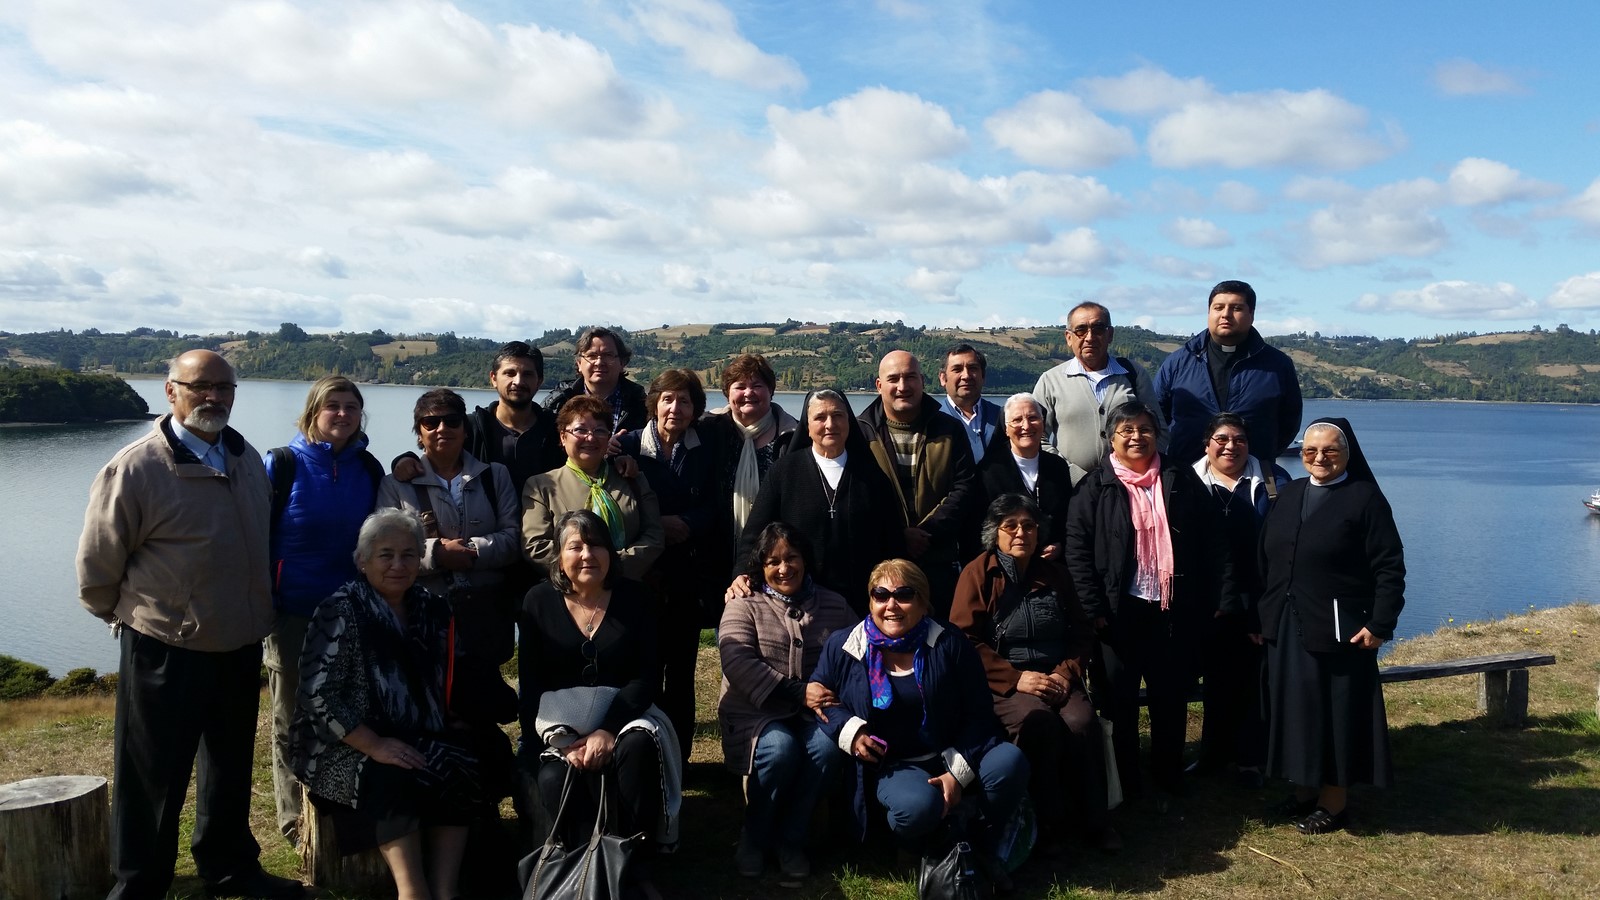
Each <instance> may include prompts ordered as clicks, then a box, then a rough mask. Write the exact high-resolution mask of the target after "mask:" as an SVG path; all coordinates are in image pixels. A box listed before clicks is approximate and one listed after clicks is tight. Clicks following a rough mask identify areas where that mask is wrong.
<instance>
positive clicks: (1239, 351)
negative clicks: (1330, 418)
mask: <svg viewBox="0 0 1600 900" xmlns="http://www.w3.org/2000/svg"><path fill="white" fill-rule="evenodd" d="M1206 309H1207V311H1206V330H1204V331H1202V332H1200V333H1199V334H1197V335H1195V336H1194V337H1192V338H1190V339H1189V340H1188V341H1186V342H1184V345H1183V346H1182V347H1179V348H1178V349H1176V350H1174V351H1172V354H1171V355H1170V356H1168V357H1167V359H1166V361H1165V362H1163V363H1162V364H1161V370H1160V371H1159V372H1157V373H1156V399H1157V403H1158V405H1159V408H1160V410H1161V415H1162V418H1164V419H1165V420H1166V422H1167V425H1168V427H1169V428H1170V429H1171V431H1172V440H1171V442H1170V444H1169V447H1170V452H1171V453H1173V454H1174V455H1176V456H1177V458H1179V459H1181V460H1183V461H1184V462H1187V463H1193V462H1194V461H1195V460H1197V459H1199V458H1200V457H1202V456H1204V455H1205V440H1206V437H1207V436H1206V434H1205V426H1206V422H1208V421H1210V419H1211V417H1212V416H1214V415H1216V414H1217V413H1219V412H1232V413H1237V414H1239V415H1240V416H1242V417H1243V418H1244V421H1245V427H1246V431H1247V433H1248V435H1249V439H1250V455H1252V456H1255V457H1257V458H1258V459H1261V460H1263V461H1265V462H1266V463H1267V464H1268V465H1270V464H1271V462H1272V460H1274V459H1276V458H1277V456H1278V454H1279V453H1281V452H1283V448H1285V447H1287V446H1289V442H1290V441H1292V440H1294V438H1295V435H1296V434H1297V433H1299V431H1300V416H1301V412H1302V410H1303V407H1304V402H1303V401H1302V399H1301V396H1300V379H1299V376H1298V375H1297V374H1296V373H1295V368H1294V361H1293V360H1291V359H1290V358H1289V356H1288V354H1286V353H1284V352H1283V351H1282V350H1279V349H1278V348H1276V347H1273V346H1271V345H1270V344H1268V343H1267V342H1266V340H1265V339H1263V338H1262V337H1261V333H1260V332H1258V331H1256V329H1255V318H1256V292H1255V289H1254V288H1252V287H1251V286H1250V285H1249V284H1246V283H1245V282H1243V281H1223V282H1219V283H1218V284H1217V286H1216V287H1213V288H1212V289H1211V294H1210V297H1209V298H1208V299H1207V301H1206Z"/></svg>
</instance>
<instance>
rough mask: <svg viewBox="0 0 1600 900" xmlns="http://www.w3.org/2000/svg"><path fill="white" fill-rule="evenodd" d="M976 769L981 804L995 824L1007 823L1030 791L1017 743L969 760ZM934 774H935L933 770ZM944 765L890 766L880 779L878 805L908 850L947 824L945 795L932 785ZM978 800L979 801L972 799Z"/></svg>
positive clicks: (969, 793) (969, 794)
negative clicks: (945, 822) (935, 775)
mask: <svg viewBox="0 0 1600 900" xmlns="http://www.w3.org/2000/svg"><path fill="white" fill-rule="evenodd" d="M967 762H968V763H969V764H971V763H975V764H976V768H977V769H978V783H977V784H976V785H974V786H973V787H975V788H979V789H981V792H982V797H981V805H982V807H983V811H984V814H985V816H986V817H987V818H988V820H989V822H991V823H999V822H1005V821H1007V820H1008V819H1010V818H1011V815H1012V813H1014V812H1016V810H1017V804H1019V803H1021V802H1022V795H1023V794H1024V793H1025V792H1026V791H1027V789H1028V761H1027V759H1026V758H1025V757H1023V755H1022V751H1021V750H1018V749H1017V748H1016V745H1014V744H996V745H995V746H994V748H993V749H991V750H990V751H989V752H988V753H985V754H984V755H983V759H981V760H970V759H969V760H967ZM930 770H931V771H930ZM943 771H944V763H943V762H942V761H941V760H938V759H934V760H930V761H928V762H927V763H915V762H905V761H900V762H892V763H888V764H887V765H885V766H884V768H883V770H882V772H880V774H879V775H878V791H877V794H878V802H879V803H882V804H883V808H884V809H885V810H886V811H888V813H889V828H890V830H891V831H893V832H894V836H895V838H896V839H897V840H898V841H899V842H900V843H901V844H902V845H904V846H907V847H913V848H914V847H917V846H918V845H919V843H920V842H921V841H922V840H923V839H924V838H926V837H928V836H929V835H931V834H933V832H934V830H935V829H937V828H938V827H939V823H940V822H942V821H944V794H943V792H942V791H940V790H939V786H938V785H935V784H929V783H928V779H929V778H932V777H933V773H937V772H943ZM973 793H974V791H973V788H963V789H962V794H963V796H962V799H963V800H966V799H967V798H969V797H972V795H973ZM974 799H976V798H974Z"/></svg>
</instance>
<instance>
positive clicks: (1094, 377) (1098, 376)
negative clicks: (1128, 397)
mask: <svg viewBox="0 0 1600 900" xmlns="http://www.w3.org/2000/svg"><path fill="white" fill-rule="evenodd" d="M1062 365H1064V366H1066V370H1067V374H1068V375H1082V376H1084V377H1085V378H1088V379H1089V384H1090V385H1091V386H1092V387H1093V388H1094V399H1096V400H1100V401H1104V400H1105V399H1106V387H1107V385H1106V379H1107V378H1110V377H1111V376H1113V375H1128V374H1130V373H1129V372H1128V370H1127V369H1124V368H1123V367H1122V363H1119V362H1117V358H1116V357H1115V356H1108V357H1106V367H1105V368H1104V369H1085V368H1084V367H1083V363H1082V362H1079V360H1078V358H1077V357H1076V356H1074V357H1073V358H1071V359H1069V360H1067V361H1066V362H1065V363H1062ZM1129 380H1130V381H1131V380H1132V379H1131V378H1130V379H1129Z"/></svg>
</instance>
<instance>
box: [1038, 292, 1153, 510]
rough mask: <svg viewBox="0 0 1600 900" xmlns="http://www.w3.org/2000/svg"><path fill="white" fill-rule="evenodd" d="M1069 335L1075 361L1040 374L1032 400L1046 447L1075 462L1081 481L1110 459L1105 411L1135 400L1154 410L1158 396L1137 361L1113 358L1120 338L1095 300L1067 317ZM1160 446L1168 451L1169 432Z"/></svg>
mask: <svg viewBox="0 0 1600 900" xmlns="http://www.w3.org/2000/svg"><path fill="white" fill-rule="evenodd" d="M1066 335H1067V348H1068V349H1069V350H1071V351H1072V358H1071V359H1069V360H1067V361H1066V362H1064V363H1062V364H1060V365H1058V366H1056V367H1054V368H1052V369H1050V370H1049V371H1047V372H1045V373H1044V374H1043V375H1040V376H1039V382H1038V384H1035V385H1034V386H1033V396H1034V397H1035V398H1036V399H1037V400H1038V401H1039V405H1040V406H1043V407H1044V416H1045V421H1044V434H1045V443H1046V445H1047V446H1048V447H1049V448H1050V449H1053V450H1054V451H1055V453H1056V454H1057V455H1059V456H1061V457H1063V458H1064V459H1066V461H1067V462H1070V463H1073V464H1075V465H1076V466H1077V469H1076V470H1075V474H1076V475H1077V477H1078V478H1082V477H1083V476H1082V473H1083V472H1087V471H1088V470H1090V469H1092V468H1094V467H1095V466H1096V465H1099V463H1100V460H1101V459H1103V458H1104V457H1105V455H1106V438H1105V435H1104V431H1105V417H1106V413H1107V412H1109V411H1111V410H1113V409H1116V408H1117V407H1119V406H1121V405H1122V404H1124V403H1127V402H1128V401H1130V400H1138V401H1139V402H1141V403H1143V404H1145V405H1146V406H1148V407H1150V408H1151V409H1154V408H1155V406H1156V395H1155V389H1154V387H1153V386H1152V385H1151V383H1150V377H1149V376H1148V375H1146V374H1145V372H1144V369H1141V368H1140V367H1139V364H1138V363H1136V362H1134V361H1133V360H1131V359H1128V358H1127V357H1125V356H1112V355H1111V341H1112V339H1113V338H1114V337H1115V336H1116V329H1114V328H1112V327H1111V310H1109V309H1106V308H1105V307H1104V306H1101V305H1100V304H1098V303H1095V302H1093V301H1084V302H1083V303H1079V304H1078V305H1077V306H1074V307H1073V308H1072V311H1071V312H1069V313H1068V314H1067V330H1066ZM1156 445H1157V446H1158V447H1159V448H1160V449H1162V450H1165V449H1166V433H1165V432H1164V431H1163V432H1162V433H1161V434H1159V435H1157V437H1156ZM1074 484H1076V481H1074Z"/></svg>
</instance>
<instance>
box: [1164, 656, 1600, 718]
mask: <svg viewBox="0 0 1600 900" xmlns="http://www.w3.org/2000/svg"><path fill="white" fill-rule="evenodd" d="M1555 664H1556V658H1555V657H1554V656H1552V655H1551V654H1549V653H1534V652H1531V651H1527V650H1521V651H1517V652H1514V653H1493V654H1490V655H1489V656H1468V657H1466V658H1464V659H1447V660H1443V661H1441V662H1431V663H1418V664H1417V665H1414V666H1381V667H1379V669H1378V680H1379V681H1380V682H1382V683H1383V684H1395V683H1398V682H1402V681H1424V680H1426V679H1429V678H1447V677H1449V676H1452V675H1481V676H1482V677H1481V678H1480V679H1479V680H1478V711H1479V712H1482V713H1486V714H1488V716H1489V718H1490V719H1491V720H1493V721H1494V722H1496V723H1498V724H1501V725H1505V726H1508V727H1513V728H1520V727H1521V726H1522V725H1524V724H1525V723H1526V722H1527V721H1528V670H1529V669H1531V668H1533V667H1535V666H1553V665H1555ZM1201 693H1202V692H1201V691H1200V690H1199V689H1196V691H1195V692H1194V694H1193V696H1191V697H1190V698H1189V702H1190V703H1199V702H1200V701H1201ZM1145 703H1146V697H1145V691H1144V689H1142V688H1141V689H1140V690H1139V705H1140V706H1144V705H1145ZM1597 711H1600V704H1597Z"/></svg>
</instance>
